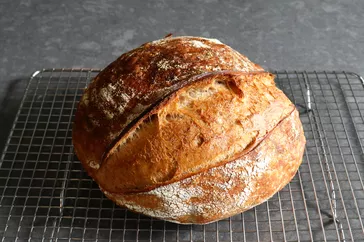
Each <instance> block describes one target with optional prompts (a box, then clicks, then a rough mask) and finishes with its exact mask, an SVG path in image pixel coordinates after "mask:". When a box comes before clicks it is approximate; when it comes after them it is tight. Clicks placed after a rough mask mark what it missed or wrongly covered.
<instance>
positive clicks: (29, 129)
mask: <svg viewBox="0 0 364 242" xmlns="http://www.w3.org/2000/svg"><path fill="white" fill-rule="evenodd" d="M98 72H99V70H94V69H45V70H42V71H37V72H35V73H34V74H33V75H32V76H31V77H30V78H29V83H28V85H27V87H26V90H25V93H24V97H23V100H22V102H21V104H20V108H19V110H18V113H17V115H16V118H15V121H14V124H13V127H12V129H11V131H10V135H9V138H8V140H7V142H6V146H5V149H4V152H3V154H2V156H1V159H0V163H1V164H0V235H1V237H2V241H14V240H16V241H181V242H182V241H207V242H210V241H354V240H356V241H363V240H364V225H363V219H364V218H363V214H364V185H363V178H362V174H363V171H364V152H363V142H364V140H363V139H364V115H363V113H364V88H363V85H364V82H363V79H362V78H361V77H360V76H358V75H356V74H355V73H349V72H342V71H341V72H298V71H297V72H294V71H293V72H292V71H290V72H288V71H277V72H274V74H275V75H276V83H277V85H278V86H279V87H280V88H281V89H282V90H283V91H284V92H285V93H286V94H287V96H288V97H289V98H290V99H291V100H292V101H293V102H294V103H295V104H296V106H297V107H298V109H299V111H300V118H301V121H302V124H303V126H304V130H305V136H306V139H307V144H306V149H305V154H304V159H303V163H302V165H301V167H300V169H299V171H298V173H297V174H296V176H295V177H294V179H293V180H292V181H291V182H290V183H289V184H288V185H287V186H286V187H284V188H283V190H281V191H280V192H279V193H277V194H276V195H275V196H273V197H272V198H271V199H269V200H268V201H267V202H265V203H263V204H261V205H259V206H257V207H255V208H253V209H251V210H249V211H247V212H245V213H242V214H239V215H236V216H233V217H231V218H228V219H225V220H222V221H219V222H216V223H212V224H208V225H205V226H201V225H177V224H173V223H169V222H165V221H161V220H157V219H152V218H149V217H146V216H143V215H139V214H136V213H133V212H130V211H128V210H126V209H123V208H120V207H118V206H116V205H114V203H113V202H111V201H110V200H108V199H107V198H105V196H104V195H103V194H102V193H101V192H100V190H99V188H98V187H97V185H96V184H95V183H94V182H93V181H92V180H91V179H90V178H89V177H88V176H87V174H86V173H85V172H84V171H83V169H82V166H81V164H80V162H79V161H78V159H77V157H76V156H75V155H74V153H73V148H72V141H71V130H72V121H73V115H74V112H75V108H76V105H77V102H78V100H79V99H80V97H81V94H82V92H83V89H84V88H85V87H86V85H87V84H88V83H89V82H90V80H91V79H92V78H93V77H94V76H95V75H96V74H97V73H98Z"/></svg>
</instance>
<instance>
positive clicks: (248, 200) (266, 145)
mask: <svg viewBox="0 0 364 242" xmlns="http://www.w3.org/2000/svg"><path fill="white" fill-rule="evenodd" d="M304 143H305V137H304V135H303V130H302V126H301V125H300V124H299V117H298V112H297V111H296V110H295V111H294V112H292V113H291V114H290V115H289V116H288V117H287V118H285V119H284V120H283V121H282V122H280V123H279V124H278V126H277V127H276V128H275V129H274V130H273V131H272V132H271V133H270V134H269V135H268V136H267V137H266V138H265V139H264V140H263V141H262V142H261V143H260V144H259V145H258V146H257V147H256V148H255V149H254V150H252V151H251V152H249V153H248V154H247V155H245V156H243V157H241V158H239V159H236V160H235V161H232V162H229V163H226V164H225V165H222V166H218V167H215V168H212V169H209V170H206V171H204V172H201V173H199V174H196V175H193V176H191V177H189V178H187V179H183V180H181V181H178V182H174V183H171V184H169V185H166V186H162V187H158V188H156V189H154V190H151V191H149V192H141V193H135V194H124V195H122V194H115V193H109V192H107V191H105V190H103V189H102V188H101V189H102V190H103V191H104V193H105V195H106V196H107V197H108V198H110V199H111V200H113V201H115V202H116V203H117V204H119V205H121V206H126V207H127V208H128V209H130V210H133V211H136V212H140V213H143V214H146V215H149V216H153V217H157V218H160V219H164V220H167V221H171V222H175V223H187V224H188V223H194V224H206V223H210V222H214V221H217V220H220V219H224V218H227V217H230V216H232V215H235V214H237V213H241V212H244V211H246V210H248V209H250V208H252V207H254V206H257V205H259V204H260V203H262V202H264V201H266V200H267V199H269V198H270V197H272V196H273V195H274V194H275V193H276V192H278V191H279V190H281V189H282V188H283V187H284V186H285V185H287V183H288V182H289V181H290V180H291V179H292V178H293V176H294V175H295V174H296V172H297V170H298V167H299V165H300V164H301V160H302V155H303V151H304Z"/></svg>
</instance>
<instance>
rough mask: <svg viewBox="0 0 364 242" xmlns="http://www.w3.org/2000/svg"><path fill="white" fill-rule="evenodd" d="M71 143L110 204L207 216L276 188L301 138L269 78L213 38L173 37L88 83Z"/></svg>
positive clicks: (182, 216)
mask: <svg viewBox="0 0 364 242" xmlns="http://www.w3.org/2000/svg"><path fill="white" fill-rule="evenodd" d="M73 143H74V147H75V151H76V154H77V156H78V158H79V159H80V161H81V162H82V164H83V166H84V167H85V169H86V170H87V172H88V173H89V175H90V176H91V177H92V178H93V179H94V180H95V181H96V182H97V183H98V184H99V186H100V188H101V189H102V191H103V192H104V193H105V194H106V196H107V197H109V198H110V199H112V200H113V201H115V202H116V203H117V204H119V205H121V206H126V207H128V208H129V209H131V210H133V211H136V212H141V213H144V214H147V215H150V216H153V217H157V218H161V219H165V220H169V221H173V222H177V223H209V222H212V221H216V220H219V219H222V218H226V217H228V216H231V215H234V214H236V213H239V212H243V211H245V210H247V209H249V208H251V207H254V206H256V205H258V204H260V203H262V202H264V201H265V200H267V199H269V198H270V197H271V196H272V195H274V194H275V193H276V192H277V191H279V190H280V189H281V188H283V186H285V185H286V184H287V183H288V182H289V181H290V180H291V179H292V177H293V176H294V174H295V173H296V172H297V169H298V167H299V165H300V164H301V160H302V155H303V147H304V145H305V138H304V134H303V129H302V125H301V123H300V120H299V117H298V112H297V110H296V109H295V107H294V105H293V104H292V103H291V102H290V100H289V99H288V98H287V97H286V96H285V95H284V94H283V92H282V91H280V90H279V89H278V88H277V87H276V86H275V83H274V77H273V75H271V74H269V73H267V72H264V70H263V69H262V68H261V67H259V66H258V65H256V64H254V63H252V62H251V61H249V60H248V59H247V58H246V57H244V56H243V55H241V54H239V53H238V52H236V51H234V50H233V49H231V48H230V47H228V46H226V45H223V44H222V43H220V42H219V41H216V40H211V39H204V38H197V37H176V38H165V39H162V40H158V41H154V42H151V43H146V44H144V45H142V46H141V47H139V48H137V49H135V50H132V51H130V52H128V53H125V54H124V55H122V56H121V57H120V58H118V59H117V60H116V61H115V62H113V63H111V64H110V65H109V66H108V67H106V68H105V69H104V70H103V71H102V72H101V73H100V74H99V75H98V76H97V77H96V78H95V79H94V80H93V82H92V83H91V84H90V86H89V87H88V88H87V89H86V90H85V93H84V95H83V97H82V99H81V101H80V103H79V105H78V109H77V112H76V117H75V121H74V128H73Z"/></svg>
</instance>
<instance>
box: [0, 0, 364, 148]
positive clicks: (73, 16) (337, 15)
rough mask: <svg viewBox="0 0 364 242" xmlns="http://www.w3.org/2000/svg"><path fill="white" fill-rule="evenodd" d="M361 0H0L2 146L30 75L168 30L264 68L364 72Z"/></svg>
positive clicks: (103, 58) (92, 63)
mask: <svg viewBox="0 0 364 242" xmlns="http://www.w3.org/2000/svg"><path fill="white" fill-rule="evenodd" d="M363 10H364V1H362V0H350V1H347V0H326V1H313V0H308V1H303V0H301V1H300V0H299V1H291V0H278V1H263V0H255V1H238V0H227V1H222V0H221V1H220V0H198V1H192V0H188V1H176V0H175V1H167V0H160V1H141V0H138V1H137V0H125V1H96V0H89V1H70V0H66V1H45V0H21V1H18V0H17V1H16V0H1V1H0V125H3V126H2V127H1V128H0V149H1V150H2V147H3V145H4V142H5V139H6V137H7V135H8V133H9V129H10V127H11V123H12V122H13V119H14V115H15V113H16V110H17V107H18V105H19V100H20V99H21V96H22V92H23V90H24V86H25V84H26V82H27V80H28V77H29V75H30V74H31V73H32V72H34V71H35V70H38V69H42V68H53V67H57V68H58V67H87V68H103V67H104V66H105V65H107V64H108V63H110V62H111V61H113V60H114V59H116V58H117V57H118V56H119V55H120V54H122V53H123V52H125V51H128V50H130V49H132V48H134V47H137V46H139V45H140V44H142V43H144V42H147V41H151V40H154V39H158V38H161V37H163V36H165V35H166V34H168V33H173V34H174V35H195V36H204V37H213V38H217V39H219V40H221V41H222V42H224V43H226V44H228V45H230V46H232V47H233V48H235V49H236V50H238V51H240V52H242V53H243V54H245V55H246V56H248V57H249V58H250V59H251V60H252V61H254V62H256V63H259V64H260V65H262V66H263V67H265V68H268V69H277V70H282V69H287V70H347V71H353V72H356V73H358V74H360V75H364V61H363V56H364V18H363Z"/></svg>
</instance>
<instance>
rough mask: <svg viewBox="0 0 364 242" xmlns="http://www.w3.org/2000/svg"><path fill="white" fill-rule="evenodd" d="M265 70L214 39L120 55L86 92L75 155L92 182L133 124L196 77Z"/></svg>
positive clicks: (170, 42) (169, 41) (164, 43)
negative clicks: (110, 150) (108, 152)
mask: <svg viewBox="0 0 364 242" xmlns="http://www.w3.org/2000/svg"><path fill="white" fill-rule="evenodd" d="M220 70H240V71H263V69H262V68H261V67H260V66H259V65H257V64H254V63H253V62H251V61H250V60H248V58H246V57H245V56H243V55H241V54H240V53H238V52H236V51H235V50H233V49H232V48H230V47H229V46H226V45H224V44H222V43H221V42H219V41H218V40H214V39H207V38H200V37H189V36H182V37H168V38H164V39H161V40H156V41H153V42H148V43H145V44H143V45H141V46H140V47H138V48H136V49H134V50H131V51H129V52H127V53H125V54H123V55H121V56H120V57H119V58H118V59H117V60H115V61H114V62H112V63H111V64H110V65H108V66H107V67H106V68H105V69H104V70H102V71H101V72H100V73H99V74H98V75H97V76H96V77H95V78H94V79H93V80H92V82H91V83H90V84H89V86H88V87H87V88H86V90H85V92H84V94H83V96H82V98H81V100H80V102H79V104H78V107H77V112H76V114H75V119H74V124H73V132H72V137H73V144H74V147H75V152H76V154H77V156H78V158H79V159H80V161H81V162H82V164H83V165H84V167H85V169H86V170H87V172H88V173H89V174H90V175H91V176H92V174H93V173H94V171H95V169H96V170H97V169H98V168H99V166H100V162H101V160H102V157H103V156H104V155H105V154H104V153H105V150H107V149H108V147H109V145H110V143H112V142H113V141H114V139H116V138H117V137H118V135H119V134H120V133H121V132H122V131H123V129H124V128H125V127H126V126H127V125H129V124H130V123H131V122H132V121H133V120H134V119H136V118H137V117H138V116H140V115H141V114H142V113H143V112H145V111H146V110H147V109H148V108H150V106H151V105H154V104H155V102H157V101H158V100H159V99H160V98H161V97H163V96H165V95H167V94H168V93H171V92H173V91H175V90H176V89H178V88H179V87H180V86H181V85H183V84H184V83H185V82H186V81H187V80H190V78H191V77H193V76H195V75H198V74H202V73H206V72H211V71H220Z"/></svg>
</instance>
